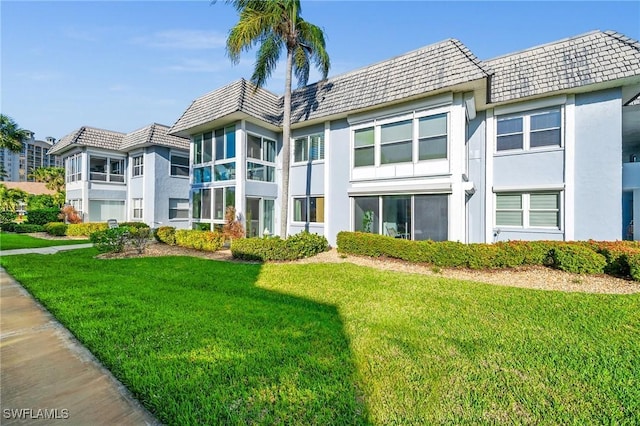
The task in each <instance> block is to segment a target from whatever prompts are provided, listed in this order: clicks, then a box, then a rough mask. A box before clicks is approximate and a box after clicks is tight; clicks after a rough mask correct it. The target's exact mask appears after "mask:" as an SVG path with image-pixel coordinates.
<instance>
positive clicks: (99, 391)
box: [0, 246, 159, 425]
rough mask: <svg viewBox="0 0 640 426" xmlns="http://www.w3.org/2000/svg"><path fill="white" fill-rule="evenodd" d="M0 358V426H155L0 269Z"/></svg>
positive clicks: (111, 377)
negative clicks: (59, 425) (0, 361)
mask: <svg viewBox="0 0 640 426" xmlns="http://www.w3.org/2000/svg"><path fill="white" fill-rule="evenodd" d="M67 247H75V248H78V246H67ZM49 248H51V247H49ZM31 250H33V249H31ZM37 250H39V249H37ZM12 251H13V250H12ZM33 252H34V251H30V253H33ZM6 254H7V253H6V252H3V253H2V255H3V256H4V255H6ZM0 358H1V360H2V364H1V369H0V378H1V384H0V401H1V404H2V406H1V408H2V409H1V410H0V423H1V424H2V425H14V424H16V425H17V424H20V425H26V424H30V425H32V424H35V425H38V424H41V425H45V424H46V425H49V424H63V425H156V424H159V422H158V421H157V420H156V419H155V418H154V417H153V416H152V415H151V414H150V413H149V412H148V411H146V410H145V409H144V408H143V407H142V406H141V405H140V404H139V403H138V402H137V401H136V400H135V399H134V398H133V397H132V396H131V395H130V393H129V391H128V390H127V389H126V388H125V387H124V386H123V385H122V384H121V383H120V382H118V381H117V380H116V379H115V378H114V377H113V376H112V375H111V373H110V372H109V371H108V370H107V369H105V368H104V367H103V366H102V365H101V364H100V363H99V362H98V361H97V360H96V359H95V357H94V356H93V355H92V354H91V353H90V352H89V351H88V350H87V349H86V348H85V347H84V346H82V345H81V344H80V343H79V342H78V341H77V340H76V339H75V338H74V337H73V335H71V333H70V332H69V331H68V330H67V329H65V328H64V327H63V326H62V325H61V324H60V323H58V321H56V320H55V319H54V318H53V317H52V316H51V314H49V313H48V312H47V311H46V310H45V309H44V308H43V307H42V306H41V305H40V304H39V303H38V302H36V301H35V300H34V299H33V298H32V297H31V296H30V295H29V293H27V291H26V290H24V288H22V286H20V284H19V283H17V282H16V281H15V280H14V279H13V278H12V277H11V276H10V275H9V274H7V272H6V271H5V270H4V269H2V268H0Z"/></svg>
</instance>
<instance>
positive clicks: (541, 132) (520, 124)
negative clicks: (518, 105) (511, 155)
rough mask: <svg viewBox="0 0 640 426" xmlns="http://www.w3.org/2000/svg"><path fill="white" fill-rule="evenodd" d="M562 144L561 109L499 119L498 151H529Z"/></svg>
mask: <svg viewBox="0 0 640 426" xmlns="http://www.w3.org/2000/svg"><path fill="white" fill-rule="evenodd" d="M561 144H562V114H561V111H560V108H553V109H548V110H536V111H530V112H527V113H518V114H509V115H504V116H499V117H498V118H497V137H496V151H509V150H529V149H536V148H542V147H550V146H561Z"/></svg>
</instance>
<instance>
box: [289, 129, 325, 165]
mask: <svg viewBox="0 0 640 426" xmlns="http://www.w3.org/2000/svg"><path fill="white" fill-rule="evenodd" d="M318 160H324V135H323V134H322V133H319V134H316V135H310V136H304V137H300V138H296V139H294V141H293V161H294V162H296V163H303V162H307V161H318Z"/></svg>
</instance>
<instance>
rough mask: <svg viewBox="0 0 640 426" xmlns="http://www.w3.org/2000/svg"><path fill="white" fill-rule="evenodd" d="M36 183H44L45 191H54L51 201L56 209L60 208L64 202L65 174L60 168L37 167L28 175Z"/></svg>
mask: <svg viewBox="0 0 640 426" xmlns="http://www.w3.org/2000/svg"><path fill="white" fill-rule="evenodd" d="M29 177H30V178H32V179H33V180H35V181H36V182H44V184H45V185H44V186H45V187H46V188H47V189H50V190H52V191H55V192H56V193H55V194H54V195H53V199H54V201H55V203H56V205H57V207H62V205H63V204H64V201H65V197H66V192H65V172H64V168H62V167H39V168H37V169H35V170H34V171H33V172H32V173H31V174H30V175H29Z"/></svg>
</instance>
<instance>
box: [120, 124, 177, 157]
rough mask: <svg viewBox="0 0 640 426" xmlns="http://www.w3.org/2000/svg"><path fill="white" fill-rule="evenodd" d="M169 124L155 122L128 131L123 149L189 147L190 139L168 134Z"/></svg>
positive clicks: (121, 147) (121, 148)
mask: <svg viewBox="0 0 640 426" xmlns="http://www.w3.org/2000/svg"><path fill="white" fill-rule="evenodd" d="M168 131H169V126H165V125H163V124H158V123H153V124H150V125H148V126H146V127H143V128H142V129H138V130H135V131H133V132H131V133H128V134H127V135H126V136H125V137H124V139H123V140H122V145H121V146H120V150H121V151H129V150H130V149H131V148H135V147H140V146H148V145H161V146H168V147H169V148H178V149H185V150H188V149H189V139H186V138H182V137H179V136H173V135H169V134H168Z"/></svg>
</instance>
